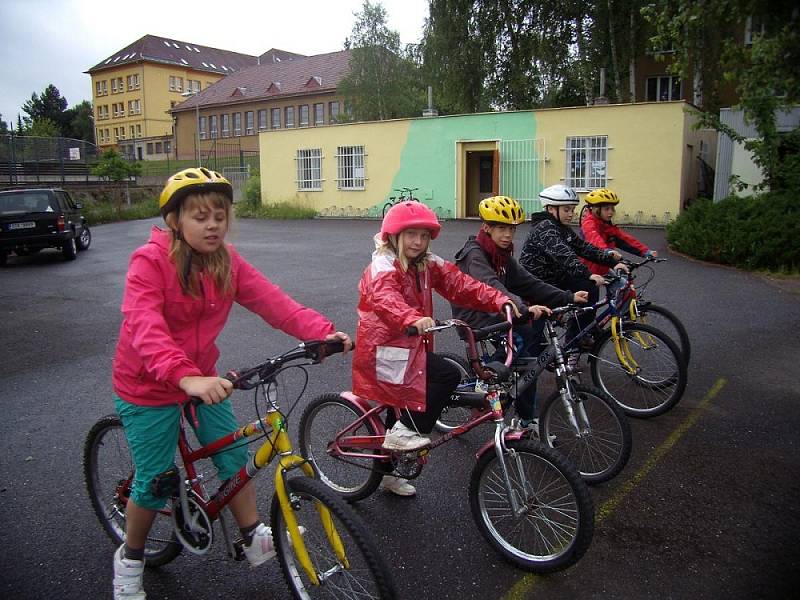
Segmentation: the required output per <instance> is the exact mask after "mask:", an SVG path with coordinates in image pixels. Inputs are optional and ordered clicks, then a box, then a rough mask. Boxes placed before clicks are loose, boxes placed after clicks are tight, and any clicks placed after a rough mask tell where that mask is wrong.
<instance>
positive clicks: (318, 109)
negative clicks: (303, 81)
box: [314, 102, 325, 125]
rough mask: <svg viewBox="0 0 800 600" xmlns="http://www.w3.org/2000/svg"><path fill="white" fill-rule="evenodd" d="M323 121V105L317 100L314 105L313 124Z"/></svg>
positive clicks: (319, 123) (320, 123)
mask: <svg viewBox="0 0 800 600" xmlns="http://www.w3.org/2000/svg"><path fill="white" fill-rule="evenodd" d="M323 123H325V105H324V104H323V103H322V102H319V103H317V104H315V105H314V125H322V124H323Z"/></svg>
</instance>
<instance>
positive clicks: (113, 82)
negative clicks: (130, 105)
mask: <svg viewBox="0 0 800 600" xmlns="http://www.w3.org/2000/svg"><path fill="white" fill-rule="evenodd" d="M111 93H112V94H116V93H117V78H116V77H114V78H113V79H112V80H111Z"/></svg>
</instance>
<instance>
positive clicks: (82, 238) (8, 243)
mask: <svg viewBox="0 0 800 600" xmlns="http://www.w3.org/2000/svg"><path fill="white" fill-rule="evenodd" d="M82 208H83V207H82V206H81V204H79V203H76V202H74V201H73V200H72V198H71V197H70V195H69V193H68V192H66V191H64V190H59V189H29V190H6V191H2V192H0V265H5V264H6V260H7V259H8V255H9V254H10V253H11V252H13V253H15V254H16V255H17V256H27V255H28V254H33V253H35V252H38V251H39V250H41V249H43V248H58V249H60V250H61V253H62V254H63V255H64V258H66V259H67V260H75V257H76V256H77V255H78V250H86V249H87V248H88V247H89V244H91V243H92V233H91V231H89V226H88V224H87V223H86V218H85V217H84V216H83V215H82V214H81V209H82Z"/></svg>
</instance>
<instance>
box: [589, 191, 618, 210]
mask: <svg viewBox="0 0 800 600" xmlns="http://www.w3.org/2000/svg"><path fill="white" fill-rule="evenodd" d="M586 204H589V205H591V206H599V205H601V204H619V197H618V196H617V195H616V194H615V193H614V192H612V191H611V190H609V189H606V188H600V189H598V190H592V191H591V192H589V193H588V194H586Z"/></svg>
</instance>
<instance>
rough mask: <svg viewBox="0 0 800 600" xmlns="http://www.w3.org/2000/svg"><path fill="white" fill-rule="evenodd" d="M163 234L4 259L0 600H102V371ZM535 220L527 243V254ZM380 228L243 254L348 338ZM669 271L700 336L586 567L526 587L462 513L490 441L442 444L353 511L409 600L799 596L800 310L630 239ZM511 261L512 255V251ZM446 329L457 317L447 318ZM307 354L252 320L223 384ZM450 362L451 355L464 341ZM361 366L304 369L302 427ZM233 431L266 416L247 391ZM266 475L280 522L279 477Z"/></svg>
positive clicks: (743, 276) (170, 577) (793, 292)
mask: <svg viewBox="0 0 800 600" xmlns="http://www.w3.org/2000/svg"><path fill="white" fill-rule="evenodd" d="M156 223H158V220H155V219H153V220H147V221H137V222H128V223H115V224H110V225H102V226H97V227H94V228H93V229H92V233H93V236H94V240H93V243H92V247H91V248H90V249H89V250H88V251H87V252H84V253H81V254H79V256H78V259H77V260H76V261H73V262H66V261H64V260H63V259H62V258H61V256H60V254H59V253H56V252H50V251H46V252H42V253H40V254H38V255H36V256H31V257H25V258H11V259H10V260H9V264H8V266H7V267H5V268H0V323H1V325H0V382H1V383H2V386H1V387H0V390H1V391H0V402H1V403H2V411H3V418H2V420H0V444H2V452H0V474H1V475H2V480H0V508H2V510H1V511H0V536H2V545H1V547H2V559H3V560H2V569H0V596H2V597H3V598H9V599H15V600H16V599H27V598H66V599H72V598H111V559H112V553H113V551H114V547H113V545H112V544H111V542H110V541H109V539H108V538H107V537H106V536H105V534H104V533H103V531H102V529H101V528H100V525H99V523H98V521H97V519H96V517H95V516H94V513H93V512H92V510H91V507H90V503H89V499H88V496H87V494H86V491H85V486H84V477H83V470H82V451H83V443H84V439H85V436H86V433H87V432H88V431H89V428H90V427H91V425H92V423H93V422H94V421H96V420H97V419H98V418H99V417H101V416H103V415H105V414H108V413H110V412H112V403H111V394H112V391H111V384H110V366H111V357H112V355H113V351H114V345H115V342H116V337H117V331H118V328H119V324H120V320H121V317H120V312H119V304H120V300H121V297H122V289H123V283H124V276H125V269H126V266H127V260H128V257H129V255H130V253H131V252H132V251H133V250H134V249H135V248H136V247H137V246H138V245H140V244H142V243H143V242H144V241H145V240H146V238H147V236H148V231H149V229H150V227H151V226H152V225H154V224H156ZM527 227H528V226H527V225H525V226H522V227H521V228H520V231H519V232H518V234H517V243H518V248H519V247H520V246H521V244H522V242H523V240H524V236H525V235H526V234H527ZM377 229H378V222H377V221H354V220H313V221H239V222H238V223H237V224H236V230H235V232H234V234H233V235H232V237H231V238H230V239H231V241H233V242H234V244H236V246H237V248H238V249H239V251H240V253H241V254H242V255H243V256H244V257H245V258H247V259H248V260H249V261H251V262H252V263H253V264H254V265H256V266H257V267H258V268H259V269H261V270H263V271H264V272H265V273H266V274H267V276H269V277H270V278H271V279H272V280H273V281H275V282H276V283H277V284H279V285H280V286H281V287H283V289H284V290H286V291H287V292H288V293H290V294H291V295H292V296H294V297H295V298H296V299H297V300H298V301H300V302H302V303H304V304H307V305H309V306H312V307H314V308H316V309H318V310H320V311H321V312H323V313H325V314H326V315H328V316H329V317H330V318H331V319H332V320H334V322H335V323H336V324H337V326H338V327H339V328H340V329H344V330H346V331H350V332H353V331H354V330H355V320H356V315H355V305H356V301H357V283H358V280H359V277H360V274H361V271H362V270H363V268H364V266H365V265H366V264H367V262H368V260H369V256H370V253H371V251H372V240H371V237H372V235H373V234H374V233H375V232H376V231H377ZM476 230H477V223H476V222H474V221H472V222H468V221H451V222H447V223H445V225H444V229H443V232H442V234H441V236H440V237H439V238H438V239H437V240H436V241H435V242H434V250H435V251H436V252H437V253H439V254H440V255H442V256H443V257H445V258H451V257H452V256H453V254H454V253H455V251H456V250H457V249H458V248H460V246H461V244H462V243H463V241H464V239H465V238H466V236H467V235H468V234H472V233H475V231H476ZM634 233H635V234H636V235H637V236H638V237H640V238H641V239H643V240H644V241H645V243H647V244H649V245H650V246H651V247H654V248H655V249H657V250H659V252H660V253H661V254H662V255H664V256H668V257H669V261H668V262H666V263H663V264H659V265H657V267H656V269H657V275H656V277H655V279H654V281H653V282H652V283H651V285H650V287H649V289H648V295H649V297H650V299H652V300H653V301H656V302H658V303H659V304H662V305H664V306H666V307H668V308H669V309H671V310H672V311H673V312H675V313H676V314H678V315H679V316H680V317H681V319H682V320H683V322H684V324H685V325H686V327H687V329H688V331H689V334H690V336H691V340H692V344H693V350H692V363H691V365H690V368H689V384H688V387H687V391H686V394H685V396H684V398H683V400H682V401H681V402H680V404H678V406H677V407H675V408H674V409H673V410H672V411H670V412H669V413H667V414H665V415H662V416H660V417H657V418H655V419H651V420H633V421H632V429H633V436H634V437H633V441H634V448H633V453H632V456H631V460H630V462H629V464H628V466H627V467H626V468H625V470H624V471H623V472H622V473H621V474H620V475H619V476H618V477H617V478H615V479H614V480H612V481H610V482H608V483H606V484H603V485H599V486H595V487H593V488H592V496H593V499H594V502H595V506H596V511H597V519H596V529H595V535H594V540H593V543H592V545H591V547H590V548H589V550H588V552H587V553H586V555H585V556H584V557H583V559H582V560H581V561H580V562H579V563H578V564H577V565H575V566H574V567H572V568H570V569H567V570H566V571H563V572H560V573H556V574H552V575H548V576H534V575H529V574H526V573H524V572H522V571H520V570H518V569H516V568H514V567H512V566H510V565H508V564H507V563H505V562H504V561H503V560H502V559H501V558H500V557H499V556H498V555H497V554H496V553H495V552H494V551H493V550H492V549H491V548H490V547H489V546H488V545H487V544H486V543H485V541H484V540H483V538H482V537H481V536H480V534H479V532H478V529H477V528H476V526H475V524H474V522H473V520H472V516H471V514H470V509H469V501H468V497H467V488H468V484H469V477H470V473H471V469H472V466H473V464H474V460H475V459H474V453H475V451H476V450H477V448H479V447H480V446H481V445H482V443H483V442H484V441H485V440H486V436H487V435H488V430H486V429H481V428H479V429H477V430H475V431H473V432H471V433H470V434H468V435H467V436H464V438H461V439H459V440H454V441H452V442H450V443H448V444H445V445H444V446H442V447H441V448H439V449H437V451H436V452H435V453H433V454H432V456H431V460H430V462H429V463H428V465H427V466H426V467H425V470H424V471H423V473H422V475H421V477H420V478H419V479H417V480H416V481H415V485H416V486H417V489H418V495H417V497H416V498H413V499H403V498H398V497H394V496H390V495H388V494H386V493H383V492H377V493H376V494H374V495H373V496H372V497H370V498H368V499H366V500H364V501H362V502H360V503H358V504H357V505H356V506H357V511H358V512H359V514H360V515H361V516H362V517H363V518H364V519H365V520H366V521H367V522H368V523H369V525H370V528H371V532H372V533H373V535H374V537H375V539H376V541H377V543H378V545H379V546H380V548H381V552H382V553H383V556H384V558H385V559H386V561H387V562H388V563H389V564H390V565H391V567H392V570H393V575H394V579H395V582H396V584H397V587H398V589H399V592H400V597H401V598H403V599H406V600H417V599H427V598H436V599H442V600H445V599H459V600H464V599H468V598H469V599H471V598H477V599H503V600H510V599H512V598H513V599H517V598H532V599H535V598H547V599H548V600H560V599H570V600H573V599H574V598H604V599H613V598H619V599H638V598H659V599H661V598H692V599H714V600H716V599H718V598H786V597H789V596H791V595H793V593H796V592H795V590H796V589H798V584H800V545H798V543H797V538H798V534H800V509H799V508H798V502H797V499H798V497H800V483H799V482H800V451H799V450H798V433H797V432H798V431H799V430H800V412H795V410H796V409H797V408H798V406H800V393H799V392H798V388H797V373H798V367H797V362H798V357H800V352H798V350H799V349H800V348H799V346H800V345H799V344H798V334H800V294H798V292H797V288H796V287H795V288H794V289H792V288H791V287H785V286H783V287H782V286H776V285H774V283H773V282H771V281H769V280H766V279H764V278H762V277H759V276H757V275H753V274H749V273H744V272H741V271H738V270H735V269H730V268H724V267H719V266H714V265H707V264H703V263H700V262H696V261H692V260H688V259H685V258H683V257H679V256H675V255H670V254H669V253H668V252H667V249H666V244H665V240H664V233H663V231H660V230H655V229H641V230H635V231H634ZM518 253H519V250H518V251H517V254H518ZM437 307H438V313H439V314H438V316H440V317H448V316H449V311H448V310H447V309H446V307H445V305H444V304H443V303H439V304H438V305H437ZM294 343H295V342H294V340H292V339H291V338H289V337H288V336H286V335H284V334H282V333H280V332H277V331H274V330H272V329H270V328H269V327H268V326H266V325H264V324H263V323H262V322H261V321H260V319H258V318H257V317H255V316H254V315H252V314H250V313H248V312H247V311H245V310H244V309H241V308H239V307H237V308H235V309H234V311H233V312H232V313H231V319H230V321H229V324H228V326H227V327H226V329H225V331H224V332H223V334H222V335H221V337H220V339H219V346H220V349H221V355H222V356H221V359H220V363H219V367H220V369H221V370H227V369H228V368H232V367H242V366H247V365H251V364H254V363H256V362H257V361H260V360H263V359H265V358H266V357H268V356H270V355H272V354H276V353H278V352H281V351H283V350H287V349H289V348H290V347H291V346H292V345H294ZM438 343H439V348H440V349H444V350H451V351H459V350H460V344H459V342H458V341H457V339H456V337H455V334H452V338H447V337H446V336H442V337H441V339H440V340H439V342H438ZM349 361H350V358H349V356H348V357H341V356H337V357H332V358H331V359H329V360H327V361H326V362H325V363H324V364H322V365H319V366H315V367H312V368H310V370H309V373H310V380H309V384H308V389H307V390H306V393H305V396H304V399H303V400H301V401H300V403H299V405H298V407H297V408H296V409H295V412H294V413H292V415H291V416H290V419H289V420H290V431H291V433H292V437H293V439H294V440H296V439H297V437H296V430H295V429H294V428H291V425H292V424H293V426H294V427H296V425H297V420H298V418H299V414H300V412H301V410H302V406H303V405H304V403H305V402H306V401H307V400H309V399H310V398H313V397H314V396H316V395H318V394H321V393H324V392H335V391H339V390H342V389H349V387H350V362H349ZM235 399H236V400H235V402H236V408H237V413H238V415H239V417H240V419H241V420H245V419H249V418H251V417H253V410H252V404H251V401H250V397H249V396H247V395H246V394H245V393H242V392H237V394H236V396H235ZM268 471H269V472H268V473H267V474H265V475H266V476H264V477H262V479H261V480H260V482H259V487H260V489H261V490H262V494H261V500H260V506H261V507H262V510H263V512H264V514H265V515H266V511H267V510H268V509H269V496H270V494H271V488H272V484H271V478H272V469H269V470H268ZM145 585H146V589H147V591H148V598H150V599H151V600H155V599H181V598H187V599H188V598H191V599H192V600H204V599H209V600H216V599H218V598H222V597H230V596H241V597H246V598H248V599H252V600H258V599H261V598H286V597H288V593H287V591H286V587H285V585H284V584H283V581H282V578H281V574H280V570H279V568H278V565H277V563H276V562H271V563H268V564H266V565H264V566H262V567H260V568H258V569H255V570H254V569H250V568H249V567H248V566H247V565H246V564H244V563H236V562H232V561H229V560H228V559H227V558H226V557H225V555H224V552H223V549H222V547H221V545H219V544H218V545H217V546H216V547H215V548H214V549H212V551H211V552H210V553H209V554H208V555H206V556H204V557H197V556H193V555H190V554H187V553H184V554H183V555H181V556H180V557H179V558H178V559H176V560H175V561H174V562H172V563H170V564H169V565H167V566H165V567H163V568H161V569H157V570H152V571H148V572H147V573H146V575H145Z"/></svg>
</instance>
